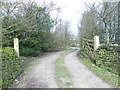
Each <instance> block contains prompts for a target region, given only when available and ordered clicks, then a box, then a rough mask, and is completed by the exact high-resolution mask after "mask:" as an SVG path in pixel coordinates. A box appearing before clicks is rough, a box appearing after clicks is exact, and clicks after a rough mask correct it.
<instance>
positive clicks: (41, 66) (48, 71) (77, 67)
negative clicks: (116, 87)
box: [14, 50, 112, 88]
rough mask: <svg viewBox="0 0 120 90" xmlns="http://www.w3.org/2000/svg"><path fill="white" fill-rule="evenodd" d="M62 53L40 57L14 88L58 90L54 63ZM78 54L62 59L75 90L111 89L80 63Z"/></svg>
mask: <svg viewBox="0 0 120 90" xmlns="http://www.w3.org/2000/svg"><path fill="white" fill-rule="evenodd" d="M64 52H67V51H60V52H53V53H49V54H47V55H45V56H43V57H40V58H39V61H40V62H38V63H37V64H36V65H34V66H33V67H32V68H31V69H30V71H26V73H25V74H24V75H22V77H21V78H20V79H19V80H18V83H17V84H16V85H14V88H59V86H58V84H57V81H56V76H55V61H56V59H57V58H58V57H59V56H60V55H61V54H62V53H64ZM78 52H79V50H76V51H74V52H72V53H70V54H68V55H66V56H65V57H64V61H65V67H66V68H67V69H68V71H69V73H70V74H71V76H72V77H71V79H72V81H73V83H74V85H75V88H112V87H111V86H110V85H108V84H107V83H106V82H104V81H103V80H102V79H101V78H99V77H98V76H97V75H96V74H94V73H93V72H92V71H91V70H90V69H89V68H88V67H86V66H85V65H84V64H83V63H82V62H81V61H80V59H79V57H78V56H77V53H78Z"/></svg>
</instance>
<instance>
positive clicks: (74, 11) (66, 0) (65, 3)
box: [35, 0, 101, 36]
mask: <svg viewBox="0 0 120 90" xmlns="http://www.w3.org/2000/svg"><path fill="white" fill-rule="evenodd" d="M35 1H36V2H37V3H38V4H41V3H42V0H35ZM44 1H45V2H46V3H49V2H51V1H52V2H54V3H55V4H56V5H57V6H58V7H61V13H60V17H61V18H62V19H63V20H68V21H70V23H71V25H70V26H71V27H70V30H71V32H72V33H73V34H74V35H75V36H77V35H78V28H77V24H78V21H79V20H80V19H81V16H82V13H83V12H84V11H85V10H86V8H85V7H86V6H85V3H87V4H91V3H93V2H96V0H44ZM99 1H101V0H99ZM54 14H55V13H53V17H54Z"/></svg>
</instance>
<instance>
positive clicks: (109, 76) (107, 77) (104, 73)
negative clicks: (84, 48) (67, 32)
mask: <svg viewBox="0 0 120 90" xmlns="http://www.w3.org/2000/svg"><path fill="white" fill-rule="evenodd" d="M80 57H82V58H81V59H80V60H81V61H82V63H84V64H85V65H86V66H87V67H89V68H90V69H91V70H92V71H93V72H95V73H96V75H98V76H99V77H100V78H101V79H103V80H104V81H106V82H107V83H109V84H110V85H111V86H113V87H115V88H120V87H119V86H118V79H119V76H118V75H116V74H114V73H111V72H109V71H108V70H107V69H104V68H100V67H98V66H96V65H94V63H93V62H92V61H91V59H89V58H83V57H86V54H85V53H84V52H81V54H80Z"/></svg>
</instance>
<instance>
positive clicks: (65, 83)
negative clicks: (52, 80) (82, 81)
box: [55, 50, 74, 88]
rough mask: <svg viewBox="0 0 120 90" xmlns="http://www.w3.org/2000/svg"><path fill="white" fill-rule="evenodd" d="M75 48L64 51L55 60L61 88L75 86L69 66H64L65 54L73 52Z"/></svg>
mask: <svg viewBox="0 0 120 90" xmlns="http://www.w3.org/2000/svg"><path fill="white" fill-rule="evenodd" d="M73 51H74V50H70V51H68V52H65V53H62V54H61V55H60V57H59V58H58V59H57V60H56V62H55V68H56V73H55V75H56V78H57V83H58V86H59V87H60V88H73V87H74V86H73V82H72V80H71V75H70V73H69V71H68V70H67V68H66V67H65V66H64V64H65V62H64V56H66V55H67V54H69V53H71V52H73Z"/></svg>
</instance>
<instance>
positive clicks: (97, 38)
mask: <svg viewBox="0 0 120 90" xmlns="http://www.w3.org/2000/svg"><path fill="white" fill-rule="evenodd" d="M99 46H100V42H99V36H94V50H97V49H98V47H99Z"/></svg>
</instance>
